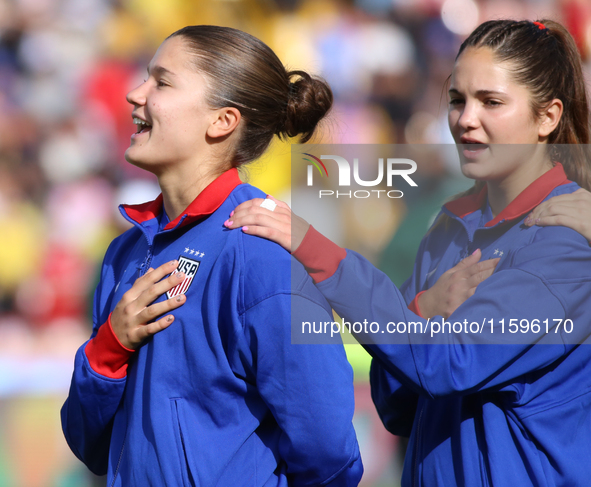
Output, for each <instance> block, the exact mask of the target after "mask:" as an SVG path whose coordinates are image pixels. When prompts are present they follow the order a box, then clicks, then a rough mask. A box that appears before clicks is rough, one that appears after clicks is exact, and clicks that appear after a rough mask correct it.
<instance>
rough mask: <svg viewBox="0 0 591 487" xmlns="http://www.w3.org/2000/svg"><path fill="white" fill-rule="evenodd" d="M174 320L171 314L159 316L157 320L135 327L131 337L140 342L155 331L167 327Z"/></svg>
mask: <svg viewBox="0 0 591 487" xmlns="http://www.w3.org/2000/svg"><path fill="white" fill-rule="evenodd" d="M173 321H174V316H173V315H167V316H164V317H163V318H160V319H159V320H158V321H154V322H152V323H148V324H147V325H144V326H141V327H139V328H136V329H135V330H134V333H133V338H134V340H136V341H137V342H138V343H142V342H144V341H145V340H147V339H148V338H150V337H151V336H153V335H155V334H156V333H158V332H160V331H162V330H164V329H165V328H168V327H169V326H170V325H171V324H172V322H173Z"/></svg>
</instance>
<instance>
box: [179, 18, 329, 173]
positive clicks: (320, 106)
mask: <svg viewBox="0 0 591 487" xmlns="http://www.w3.org/2000/svg"><path fill="white" fill-rule="evenodd" d="M176 36H180V37H182V38H183V39H184V40H185V41H186V43H187V47H188V49H189V50H190V52H192V53H193V54H194V64H195V67H196V69H197V70H199V71H201V72H202V73H203V74H205V77H206V80H207V85H208V92H207V93H206V98H207V102H208V104H209V106H210V107H211V108H214V109H217V108H223V107H234V108H236V109H238V110H239V111H240V113H241V115H242V121H241V123H240V126H239V137H238V141H237V142H236V144H235V146H234V153H233V156H232V167H237V166H240V165H242V164H245V163H247V162H250V161H252V160H254V159H256V158H258V157H259V156H261V155H262V154H263V152H265V150H266V149H267V147H268V146H269V143H270V142H271V140H272V138H273V136H274V135H278V136H279V137H280V138H282V139H286V138H287V137H296V136H298V135H300V136H301V137H300V141H301V142H307V141H308V140H310V138H311V137H312V135H313V134H314V131H315V130H316V127H317V125H318V123H319V122H320V120H321V119H322V118H323V117H324V116H325V115H326V114H327V113H328V111H329V110H330V108H331V106H332V101H333V96H332V91H331V89H330V87H329V86H328V84H327V83H326V82H325V81H323V80H322V79H320V78H315V77H312V76H310V75H309V74H308V73H306V72H304V71H289V72H288V71H286V69H285V67H284V66H283V64H282V63H281V61H280V60H279V58H278V57H277V56H276V55H275V53H274V52H273V51H272V50H271V49H270V48H269V47H268V46H267V45H266V44H264V43H263V42H261V41H260V40H259V39H257V38H256V37H253V36H251V35H250V34H247V33H246V32H242V31H240V30H237V29H232V28H230V27H219V26H214V25H194V26H188V27H184V28H182V29H180V30H178V31H176V32H174V33H173V34H171V35H170V36H169V37H168V38H171V37H176Z"/></svg>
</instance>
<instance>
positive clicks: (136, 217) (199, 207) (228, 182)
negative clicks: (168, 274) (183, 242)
mask: <svg viewBox="0 0 591 487" xmlns="http://www.w3.org/2000/svg"><path fill="white" fill-rule="evenodd" d="M239 184H242V181H241V180H240V177H239V176H238V170H237V169H235V168H233V169H230V170H229V171H226V172H225V173H223V174H222V175H221V176H219V177H218V178H216V179H215V180H214V181H213V182H212V183H210V184H209V185H208V186H207V187H206V188H205V189H204V190H203V191H201V193H199V195H198V196H197V198H195V199H194V200H193V202H192V203H191V204H190V205H189V206H188V207H187V208H186V209H185V211H183V212H182V213H181V214H180V215H179V216H177V217H176V218H175V219H174V220H172V221H171V222H169V223H168V224H167V225H166V227H164V229H165V230H170V229H171V228H174V227H176V226H177V225H178V224H179V223H181V222H182V225H186V224H188V223H191V222H194V221H196V220H199V219H200V218H203V217H204V216H208V215H211V214H212V213H213V212H214V211H215V210H217V209H218V208H219V207H220V206H221V205H222V203H223V202H224V201H225V200H226V198H227V197H228V196H229V194H230V193H231V192H232V190H233V189H234V188H235V187H236V186H238V185H239ZM162 199H163V198H162V193H160V195H159V196H158V198H156V199H155V200H154V201H149V202H147V203H142V204H140V205H121V208H122V209H123V211H125V213H126V214H127V216H128V217H129V218H131V219H132V220H133V221H135V222H137V223H144V222H146V221H148V220H151V219H153V218H157V217H158V216H159V215H160V213H161V212H162Z"/></svg>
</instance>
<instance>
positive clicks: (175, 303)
mask: <svg viewBox="0 0 591 487" xmlns="http://www.w3.org/2000/svg"><path fill="white" fill-rule="evenodd" d="M186 299H187V298H186V297H185V295H184V294H179V295H178V296H175V297H174V298H170V299H167V300H166V301H161V302H159V303H154V304H152V305H150V306H148V307H146V308H144V309H143V310H142V311H141V312H140V313H139V314H138V315H137V317H138V320H139V321H140V324H142V325H144V327H145V326H148V324H149V323H150V322H152V321H154V320H155V319H156V318H157V317H158V316H161V315H163V314H165V313H168V312H169V311H172V310H173V309H176V308H178V307H179V306H182V305H183V304H184V303H185V301H186ZM159 321H160V320H159Z"/></svg>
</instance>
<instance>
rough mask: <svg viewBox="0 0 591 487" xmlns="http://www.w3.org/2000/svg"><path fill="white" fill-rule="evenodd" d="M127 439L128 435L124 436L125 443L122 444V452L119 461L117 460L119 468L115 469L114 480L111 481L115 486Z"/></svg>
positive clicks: (112, 486) (112, 485)
mask: <svg viewBox="0 0 591 487" xmlns="http://www.w3.org/2000/svg"><path fill="white" fill-rule="evenodd" d="M126 439H127V435H125V438H123V445H121V453H119V461H118V462H117V468H116V469H115V474H114V475H113V482H111V487H114V485H115V481H116V480H117V474H118V473H119V467H120V466H121V459H122V458H123V450H124V449H125V440H126Z"/></svg>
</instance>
